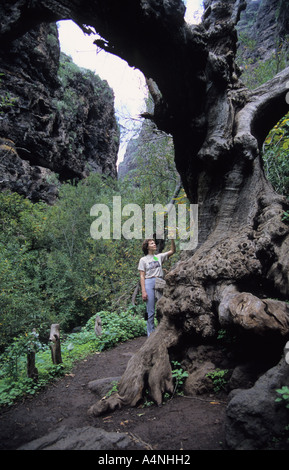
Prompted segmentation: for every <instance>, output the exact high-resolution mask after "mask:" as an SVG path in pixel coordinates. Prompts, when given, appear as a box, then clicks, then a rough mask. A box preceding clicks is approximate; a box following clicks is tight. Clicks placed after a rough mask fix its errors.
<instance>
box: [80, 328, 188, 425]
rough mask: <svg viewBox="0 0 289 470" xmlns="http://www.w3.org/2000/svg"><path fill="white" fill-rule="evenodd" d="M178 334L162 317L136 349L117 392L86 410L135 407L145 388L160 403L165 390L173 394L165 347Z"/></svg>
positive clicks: (93, 412)
mask: <svg viewBox="0 0 289 470" xmlns="http://www.w3.org/2000/svg"><path fill="white" fill-rule="evenodd" d="M178 337H179V335H178V333H177V331H176V330H175V329H173V328H172V327H168V325H167V321H166V319H163V320H162V322H161V323H160V325H159V326H158V328H157V329H156V331H155V332H153V333H152V334H151V335H150V336H149V338H148V339H147V340H146V342H145V343H144V345H143V346H142V347H141V348H140V350H139V351H138V352H137V353H136V354H135V355H134V356H133V357H132V358H131V359H130V360H129V362H128V365H127V368H126V370H125V372H124V374H123V376H122V378H121V380H120V383H119V385H118V392H117V393H114V394H113V395H111V396H110V397H108V398H103V399H102V400H100V401H99V402H97V403H96V404H94V405H93V406H92V407H91V408H90V409H89V411H88V414H89V415H91V416H100V415H102V414H104V413H106V412H107V411H113V410H116V409H120V408H122V407H124V406H132V407H134V406H136V405H137V404H138V403H139V402H140V401H141V400H142V399H143V397H144V394H145V392H146V390H148V393H149V395H150V397H151V399H152V400H153V401H154V402H155V403H156V404H157V405H161V403H162V398H163V394H164V393H165V392H169V393H173V390H174V385H173V378H172V368H171V364H170V358H169V353H168V349H169V348H170V347H172V346H174V345H175V344H176V342H177V340H178Z"/></svg>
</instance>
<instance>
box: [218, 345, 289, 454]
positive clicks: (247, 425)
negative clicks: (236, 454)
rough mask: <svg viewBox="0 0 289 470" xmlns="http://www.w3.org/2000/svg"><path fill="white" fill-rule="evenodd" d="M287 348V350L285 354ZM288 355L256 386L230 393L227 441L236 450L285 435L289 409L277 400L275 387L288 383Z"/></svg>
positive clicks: (255, 447)
mask: <svg viewBox="0 0 289 470" xmlns="http://www.w3.org/2000/svg"><path fill="white" fill-rule="evenodd" d="M286 351H287V350H286V349H285V354H286ZM285 358H286V355H284V357H282V359H281V361H280V362H279V363H278V364H277V365H276V366H275V367H273V368H271V369H269V370H268V371H267V372H266V373H265V374H264V375H262V376H261V377H260V378H259V379H258V380H257V381H256V383H255V384H254V386H253V387H251V388H249V389H246V390H240V389H236V390H233V391H232V392H231V394H230V395H229V403H228V406H227V411H226V443H227V446H228V448H229V449H234V450H259V449H260V450H261V449H268V448H270V446H271V445H272V439H274V438H276V437H280V436H282V433H283V432H284V430H285V426H286V425H288V419H289V413H288V409H287V408H286V407H285V406H284V404H282V403H277V402H276V401H275V400H276V398H277V396H278V395H277V393H276V390H277V389H279V388H281V387H283V386H289V364H288V362H289V361H287V360H286V359H285Z"/></svg>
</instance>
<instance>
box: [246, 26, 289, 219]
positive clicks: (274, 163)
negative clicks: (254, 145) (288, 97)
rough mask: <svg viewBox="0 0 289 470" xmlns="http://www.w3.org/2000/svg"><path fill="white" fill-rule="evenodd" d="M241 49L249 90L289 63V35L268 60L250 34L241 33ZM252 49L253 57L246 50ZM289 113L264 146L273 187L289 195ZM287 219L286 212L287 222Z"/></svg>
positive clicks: (265, 161)
mask: <svg viewBox="0 0 289 470" xmlns="http://www.w3.org/2000/svg"><path fill="white" fill-rule="evenodd" d="M239 44H240V46H241V47H240V49H239V52H238V57H237V64H238V65H239V66H240V67H241V69H242V76H241V79H242V81H243V82H244V84H245V85H246V86H247V87H248V88H249V89H255V88H257V87H258V86H260V85H262V84H264V83H266V82H267V81H268V80H270V79H272V78H273V77H274V76H275V75H276V74H277V73H278V72H280V71H281V70H283V69H284V68H285V67H287V66H288V63H289V37H288V36H286V37H284V38H282V39H280V41H279V43H278V44H276V50H275V52H274V54H272V56H271V57H270V58H269V59H267V60H262V59H256V58H254V54H255V52H256V44H255V41H254V40H252V38H250V36H249V35H248V34H246V33H240V34H239ZM244 50H245V51H247V52H249V57H250V58H248V57H246V54H245V55H244V54H243V51H244ZM288 151H289V113H288V114H287V115H286V116H284V117H283V118H282V119H281V120H280V121H279V122H278V123H276V125H275V126H274V127H273V129H272V130H271V131H270V133H269V135H268V136H267V138H266V140H265V142H264V146H263V161H264V169H265V172H266V175H267V177H268V179H269V181H270V182H271V183H272V186H273V188H274V189H275V190H276V191H277V192H278V193H280V194H282V195H284V196H285V197H287V198H289V159H288ZM286 221H287V219H286V215H285V222H286Z"/></svg>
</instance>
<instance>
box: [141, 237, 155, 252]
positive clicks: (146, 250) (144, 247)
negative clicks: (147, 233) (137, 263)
mask: <svg viewBox="0 0 289 470" xmlns="http://www.w3.org/2000/svg"><path fill="white" fill-rule="evenodd" d="M151 240H154V239H153V238H147V239H146V240H144V242H143V244H142V251H143V252H144V254H145V255H147V254H148V246H149V242H150V241H151Z"/></svg>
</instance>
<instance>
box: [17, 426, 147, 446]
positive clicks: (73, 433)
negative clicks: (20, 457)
mask: <svg viewBox="0 0 289 470" xmlns="http://www.w3.org/2000/svg"><path fill="white" fill-rule="evenodd" d="M137 447H138V444H137V443H135V442H134V441H132V439H131V438H130V437H129V436H128V434H126V433H119V432H106V431H104V430H103V429H100V428H94V427H92V426H86V427H82V428H75V429H71V428H68V427H66V426H62V427H59V428H58V429H55V430H54V431H52V432H50V433H49V434H47V435H45V436H43V437H40V438H39V439H35V440H34V441H32V442H29V443H27V444H24V445H22V446H21V447H19V449H18V450H124V449H137Z"/></svg>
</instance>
